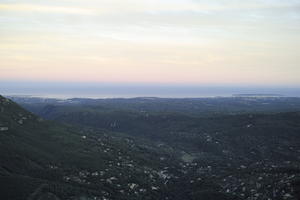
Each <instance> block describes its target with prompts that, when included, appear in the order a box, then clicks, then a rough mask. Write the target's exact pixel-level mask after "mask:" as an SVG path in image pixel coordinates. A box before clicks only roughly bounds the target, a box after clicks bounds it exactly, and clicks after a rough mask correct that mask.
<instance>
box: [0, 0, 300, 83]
mask: <svg viewBox="0 0 300 200" xmlns="http://www.w3.org/2000/svg"><path fill="white" fill-rule="evenodd" d="M299 53H300V0H285V1H283V0H243V1H240V0H88V1H87V0H43V1H42V0H26V1H23V0H0V81H2V82H3V81H4V82H6V83H7V82H9V81H12V82H18V81H20V82H26V81H27V82H41V81H46V82H79V83H88V82H94V83H95V82H96V83H119V84H122V83H124V84H177V85H178V84H179V85H180V84H190V85H235V86H237V85H239V86H240V85H245V86H249V85H250V86H255V85H263V86H267V87H276V86H287V87H300V78H299V77H300V56H299Z"/></svg>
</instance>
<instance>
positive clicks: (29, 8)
mask: <svg viewBox="0 0 300 200" xmlns="http://www.w3.org/2000/svg"><path fill="white" fill-rule="evenodd" d="M0 10H2V11H23V12H42V13H44V12H48V13H64V14H82V15H94V14H95V13H94V11H93V10H91V9H85V8H76V7H62V6H45V5H37V4H0Z"/></svg>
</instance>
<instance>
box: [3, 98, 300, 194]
mask: <svg viewBox="0 0 300 200" xmlns="http://www.w3.org/2000/svg"><path fill="white" fill-rule="evenodd" d="M14 100H16V101H17V102H19V103H20V104H21V105H22V106H23V107H25V108H27V109H29V110H30V111H31V112H34V113H35V114H37V115H39V116H40V117H42V118H44V119H47V120H54V121H47V120H43V119H42V118H40V117H37V115H34V114H32V113H30V112H28V111H26V110H24V109H23V108H21V107H20V106H18V105H17V104H15V103H14V102H12V101H11V100H8V99H5V98H3V97H0V129H1V127H2V128H3V131H0V184H1V185H0V188H1V191H0V193H1V195H0V199H80V198H81V199H174V200H177V199H178V200H179V199H191V200H194V199H195V200H196V199H205V200H207V199H214V200H218V199H220V200H221V199H224V200H226V199H268V198H269V199H274V200H277V199H278V200H281V199H296V198H297V196H296V193H297V190H298V191H299V178H300V177H299V171H300V135H299V133H300V112H297V111H298V110H299V108H300V100H299V99H297V98H240V97H239V98H213V99H209V98H208V99H158V98H136V99H106V100H92V99H71V100H64V101H62V100H55V99H40V98H14ZM6 128H8V130H6Z"/></svg>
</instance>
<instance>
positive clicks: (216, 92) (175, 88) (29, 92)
mask: <svg viewBox="0 0 300 200" xmlns="http://www.w3.org/2000/svg"><path fill="white" fill-rule="evenodd" d="M0 94H1V95H18V96H23V95H24V96H36V97H51V98H74V97H82V98H133V97H165V98H189V97H190V98H197V97H216V96H225V97H229V96H232V95H236V94H266V95H281V96H287V97H300V87H291V86H290V87H288V86H277V87H272V86H254V85H252V86H246V85H242V86H237V85H212V84H211V85H208V84H207V85H205V84H202V85H200V84H198V85H196V84H153V83H152V84H151V83H147V84H146V83H140V84H136V83H76V82H72V83H70V82H3V81H2V82H0Z"/></svg>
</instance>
